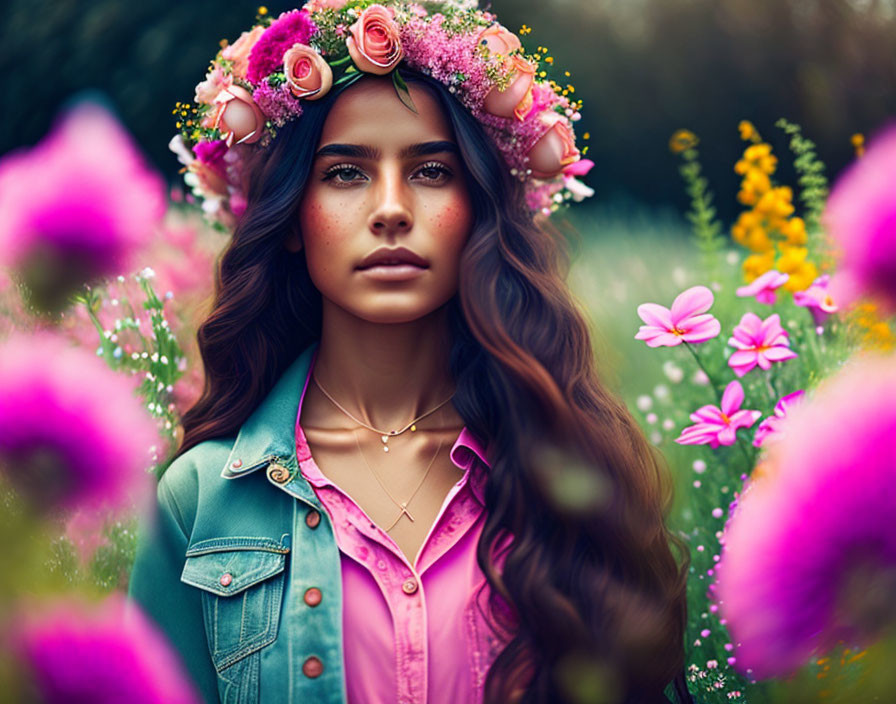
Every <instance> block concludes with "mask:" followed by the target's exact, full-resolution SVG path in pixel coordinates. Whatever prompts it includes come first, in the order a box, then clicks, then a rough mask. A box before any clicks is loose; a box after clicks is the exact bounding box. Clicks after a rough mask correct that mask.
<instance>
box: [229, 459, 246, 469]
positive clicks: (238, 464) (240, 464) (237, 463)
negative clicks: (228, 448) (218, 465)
mask: <svg viewBox="0 0 896 704" xmlns="http://www.w3.org/2000/svg"><path fill="white" fill-rule="evenodd" d="M230 466H231V467H233V468H234V469H239V468H240V467H242V466H243V461H242V460H237V461H236V462H234V463H233V464H231V465H230Z"/></svg>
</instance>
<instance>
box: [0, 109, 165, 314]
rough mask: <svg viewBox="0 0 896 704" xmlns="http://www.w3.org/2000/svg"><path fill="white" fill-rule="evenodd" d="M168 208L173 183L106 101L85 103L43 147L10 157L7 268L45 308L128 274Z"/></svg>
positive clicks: (0, 178) (1, 171) (5, 167)
mask: <svg viewBox="0 0 896 704" xmlns="http://www.w3.org/2000/svg"><path fill="white" fill-rule="evenodd" d="M164 213H165V183H164V181H163V180H162V179H161V178H160V177H159V176H158V175H157V174H156V173H154V172H153V171H151V170H149V168H148V167H147V165H146V163H145V161H144V160H143V158H142V156H141V155H140V153H139V152H138V150H137V148H136V146H135V145H134V143H133V141H132V140H131V138H130V136H129V135H128V134H127V132H126V131H125V130H124V128H122V126H121V125H120V124H119V123H118V121H117V120H116V119H115V117H114V116H113V115H112V114H111V113H109V112H107V111H106V109H105V108H103V107H102V106H100V105H99V104H97V103H90V102H82V103H80V104H78V105H77V106H76V107H74V108H72V109H71V110H69V111H68V112H67V113H65V114H64V115H63V116H62V118H61V119H60V120H59V121H58V122H57V124H56V125H55V127H54V128H53V130H52V131H51V133H50V134H49V135H48V136H47V137H45V138H44V139H43V141H41V142H40V143H39V144H38V145H37V146H36V147H34V148H33V149H30V150H27V151H19V152H15V153H13V154H11V155H9V156H6V157H5V158H4V159H2V160H0V266H6V267H9V268H11V269H14V270H15V271H17V272H18V273H19V275H20V276H21V277H22V278H23V279H24V280H25V283H26V284H28V286H29V288H30V289H31V292H32V295H33V296H34V299H35V303H36V305H38V306H39V307H41V308H45V309H50V310H56V309H59V308H61V307H62V306H63V305H64V303H65V299H66V298H67V297H68V295H69V294H70V292H71V291H72V290H73V289H74V288H76V287H78V286H80V285H81V284H83V283H85V282H87V281H90V280H92V279H94V278H97V277H102V276H106V275H109V274H117V273H124V272H126V271H127V270H128V268H129V266H131V262H132V255H133V254H134V253H135V251H136V250H137V249H138V248H140V247H141V246H143V245H144V244H145V243H146V242H148V241H149V240H150V238H151V237H152V235H153V233H154V231H155V227H156V225H157V224H158V223H159V221H160V220H161V218H162V216H163V215H164Z"/></svg>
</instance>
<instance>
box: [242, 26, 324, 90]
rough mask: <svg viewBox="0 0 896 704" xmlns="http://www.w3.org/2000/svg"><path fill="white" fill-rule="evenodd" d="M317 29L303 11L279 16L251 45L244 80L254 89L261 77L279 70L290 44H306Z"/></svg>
mask: <svg viewBox="0 0 896 704" xmlns="http://www.w3.org/2000/svg"><path fill="white" fill-rule="evenodd" d="M316 29H317V27H316V26H315V24H314V22H312V21H311V15H309V14H308V13H307V12H306V11H305V10H291V11H289V12H284V13H283V14H281V15H280V16H279V17H278V18H277V19H276V20H275V21H274V22H272V23H271V26H270V27H268V28H267V29H266V30H264V33H262V35H261V36H260V37H259V38H258V40H257V41H256V42H255V43H254V44H253V45H252V50H251V51H250V52H249V62H248V67H247V69H246V80H247V81H249V83H251V84H252V85H253V86H258V84H259V83H261V81H262V79H263V78H267V77H268V76H269V75H270V74H272V73H273V72H274V71H279V70H281V68H282V67H283V56H284V54H286V52H287V51H288V50H289V49H290V47H292V45H293V44H296V43H298V44H307V43H308V40H309V39H310V38H311V35H312V34H313V33H314V31H315V30H316Z"/></svg>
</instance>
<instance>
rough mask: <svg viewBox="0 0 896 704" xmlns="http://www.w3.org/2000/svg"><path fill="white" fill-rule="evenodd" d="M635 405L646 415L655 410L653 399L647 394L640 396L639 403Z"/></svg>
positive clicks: (636, 402)
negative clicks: (652, 409)
mask: <svg viewBox="0 0 896 704" xmlns="http://www.w3.org/2000/svg"><path fill="white" fill-rule="evenodd" d="M635 405H636V406H637V407H638V410H639V411H641V412H642V413H646V412H647V411H649V410H650V409H651V408H653V399H652V398H650V396H647V395H646V394H643V395H641V396H638V399H637V401H635Z"/></svg>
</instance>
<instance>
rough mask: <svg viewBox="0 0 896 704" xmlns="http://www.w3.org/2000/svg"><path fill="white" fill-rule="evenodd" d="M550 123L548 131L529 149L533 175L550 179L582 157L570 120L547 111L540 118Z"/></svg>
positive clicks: (530, 166)
mask: <svg viewBox="0 0 896 704" xmlns="http://www.w3.org/2000/svg"><path fill="white" fill-rule="evenodd" d="M539 119H540V120H541V121H542V122H543V123H545V124H547V125H548V129H547V131H546V132H545V133H544V135H543V136H542V137H541V139H539V140H538V141H537V142H536V143H535V144H534V145H533V147H532V149H530V150H529V168H530V169H532V176H533V177H535V178H540V179H550V178H554V177H555V176H557V175H558V174H559V173H560V172H561V171H563V169H564V168H565V167H567V166H569V165H570V164H572V163H574V162H576V161H578V160H579V158H580V156H581V155H580V154H579V150H578V149H576V142H575V137H574V136H573V133H572V127H571V125H570V124H569V121H568V120H566V118H564V117H563V116H562V115H558V114H557V113H556V112H546V113H544V114H543V115H541V116H540V118H539Z"/></svg>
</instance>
